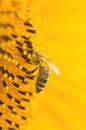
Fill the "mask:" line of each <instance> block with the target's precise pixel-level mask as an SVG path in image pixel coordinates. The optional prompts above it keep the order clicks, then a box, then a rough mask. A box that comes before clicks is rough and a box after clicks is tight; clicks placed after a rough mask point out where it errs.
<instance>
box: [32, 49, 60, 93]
mask: <svg viewBox="0 0 86 130" xmlns="http://www.w3.org/2000/svg"><path fill="white" fill-rule="evenodd" d="M32 59H33V61H34V64H36V65H38V68H39V71H38V76H37V80H36V84H35V88H36V92H37V93H39V92H40V91H42V90H43V88H44V87H45V86H46V83H47V81H48V78H49V75H50V69H52V70H53V71H54V72H55V73H56V74H60V72H59V69H58V68H57V67H56V66H55V65H54V64H53V63H52V62H51V61H50V60H49V59H48V57H47V56H46V55H45V54H43V53H42V52H40V51H35V52H34V53H33V56H32Z"/></svg>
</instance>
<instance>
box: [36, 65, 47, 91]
mask: <svg viewBox="0 0 86 130" xmlns="http://www.w3.org/2000/svg"><path fill="white" fill-rule="evenodd" d="M48 77H49V68H48V67H46V66H39V72H38V77H37V80H36V86H35V87H36V92H37V93H39V92H40V91H42V89H43V88H44V87H45V85H46V83H47V81H48Z"/></svg>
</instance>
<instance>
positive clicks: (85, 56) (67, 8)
mask: <svg viewBox="0 0 86 130" xmlns="http://www.w3.org/2000/svg"><path fill="white" fill-rule="evenodd" d="M38 1H39V13H40V14H39V16H40V25H41V27H40V30H41V35H40V49H41V50H42V51H43V52H44V53H46V54H47V55H48V56H49V59H51V60H52V61H53V62H54V63H55V64H56V65H57V66H58V68H59V70H60V75H59V76H57V75H56V74H54V72H52V73H51V75H50V79H49V81H48V84H47V86H46V87H45V90H44V91H43V92H41V93H40V94H38V95H37V97H36V98H37V100H38V103H39V109H38V112H37V115H36V119H35V121H34V125H33V128H32V129H34V130H35V129H38V130H47V129H48V130H86V1H85V0H72V1H69V0H65V1H64V0H59V1H58V0H44V1H41V0H38Z"/></svg>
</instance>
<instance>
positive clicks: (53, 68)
mask: <svg viewBox="0 0 86 130" xmlns="http://www.w3.org/2000/svg"><path fill="white" fill-rule="evenodd" d="M40 59H41V60H42V61H43V62H44V63H46V64H47V65H48V66H49V67H50V68H51V69H52V70H53V71H54V72H55V73H56V74H60V71H59V69H58V68H57V66H56V65H54V64H53V63H52V62H51V61H49V60H48V59H46V58H44V57H40Z"/></svg>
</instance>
